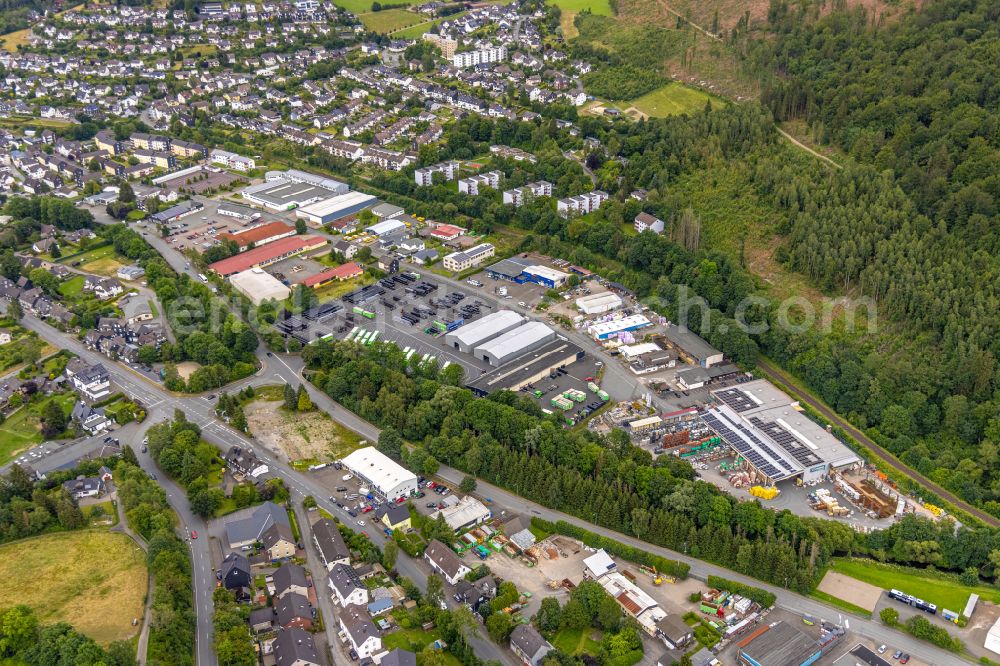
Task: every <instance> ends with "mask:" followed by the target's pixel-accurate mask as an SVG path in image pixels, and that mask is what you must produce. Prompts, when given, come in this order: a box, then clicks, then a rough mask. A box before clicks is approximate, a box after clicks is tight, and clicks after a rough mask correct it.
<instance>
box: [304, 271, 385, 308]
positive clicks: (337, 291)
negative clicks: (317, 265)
mask: <svg viewBox="0 0 1000 666" xmlns="http://www.w3.org/2000/svg"><path fill="white" fill-rule="evenodd" d="M371 282H372V280H371V278H370V277H368V278H366V277H365V276H361V277H357V278H351V279H350V280H342V281H340V282H331V283H330V284H328V285H326V286H325V287H320V288H319V289H317V290H316V298H317V299H318V300H319V302H320V303H326V302H327V301H336V300H339V299H340V298H341V297H342V296H344V295H346V294H349V293H351V292H352V291H354V290H355V289H360V288H361V287H363V286H365V285H366V284H369V283H371Z"/></svg>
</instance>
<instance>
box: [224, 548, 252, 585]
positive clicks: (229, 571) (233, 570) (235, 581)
mask: <svg viewBox="0 0 1000 666" xmlns="http://www.w3.org/2000/svg"><path fill="white" fill-rule="evenodd" d="M219 580H220V581H222V586H223V587H224V588H226V589H227V590H239V589H242V588H244V587H250V583H251V582H252V581H253V576H252V575H251V573H250V562H249V561H248V560H247V558H246V557H244V556H243V555H241V554H240V553H229V554H228V555H226V558H225V559H224V560H222V566H221V567H220V568H219Z"/></svg>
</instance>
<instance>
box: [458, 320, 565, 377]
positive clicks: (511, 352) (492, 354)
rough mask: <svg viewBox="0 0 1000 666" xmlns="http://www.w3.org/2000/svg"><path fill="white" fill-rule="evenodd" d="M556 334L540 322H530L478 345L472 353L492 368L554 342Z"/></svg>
mask: <svg viewBox="0 0 1000 666" xmlns="http://www.w3.org/2000/svg"><path fill="white" fill-rule="evenodd" d="M555 337H556V332H555V331H553V330H552V329H551V328H549V327H548V326H546V325H545V324H543V323H542V322H540V321H531V322H528V323H526V324H524V325H522V326H518V327H517V328H515V329H513V330H510V331H507V332H506V333H504V334H503V335H501V336H499V337H496V338H493V339H492V340H490V341H488V342H485V343H483V344H481V345H478V346H477V347H476V348H475V349H474V351H473V353H474V354H475V356H476V358H479V359H482V360H484V361H486V362H487V363H489V364H490V365H491V366H493V367H494V368H498V367H500V366H501V365H503V364H505V363H509V362H510V361H513V360H514V359H516V358H518V357H520V356H523V355H525V354H527V353H528V352H530V351H533V350H535V349H538V348H539V347H541V346H542V345H544V344H545V343H546V342H550V341H552V340H554V339H555Z"/></svg>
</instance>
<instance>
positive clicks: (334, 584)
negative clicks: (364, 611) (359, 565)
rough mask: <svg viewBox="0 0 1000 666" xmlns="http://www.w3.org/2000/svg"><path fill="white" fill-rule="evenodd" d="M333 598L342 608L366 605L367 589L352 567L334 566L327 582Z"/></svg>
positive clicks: (345, 565)
mask: <svg viewBox="0 0 1000 666" xmlns="http://www.w3.org/2000/svg"><path fill="white" fill-rule="evenodd" d="M327 583H328V584H329V586H330V590H331V592H332V594H331V597H333V598H334V599H335V600H336V601H337V603H339V604H340V605H341V606H343V607H345V608H346V607H347V606H351V605H355V606H360V605H363V604H366V603H368V588H367V587H365V584H364V583H363V582H361V578H360V577H359V576H358V573H357V572H356V571H355V570H354V568H353V567H351V566H350V565H347V564H335V565H334V566H333V569H331V570H330V575H329V578H328V580H327Z"/></svg>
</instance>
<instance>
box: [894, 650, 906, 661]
mask: <svg viewBox="0 0 1000 666" xmlns="http://www.w3.org/2000/svg"><path fill="white" fill-rule="evenodd" d="M902 656H903V651H902V650H896V651H895V652H893V653H892V658H893V659H899V658H900V657H902Z"/></svg>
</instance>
